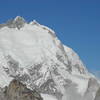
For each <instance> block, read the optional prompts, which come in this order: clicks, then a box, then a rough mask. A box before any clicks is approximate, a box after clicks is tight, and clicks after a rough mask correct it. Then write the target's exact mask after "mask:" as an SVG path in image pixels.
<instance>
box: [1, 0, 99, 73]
mask: <svg viewBox="0 0 100 100" xmlns="http://www.w3.org/2000/svg"><path fill="white" fill-rule="evenodd" d="M16 16H22V17H24V18H25V19H26V20H27V21H28V22H29V21H32V20H34V19H35V20H36V21H38V22H39V23H40V24H43V25H46V26H48V27H50V28H52V29H53V30H54V31H55V32H56V35H57V36H58V38H59V39H60V40H61V41H62V43H63V44H65V45H67V46H69V47H71V48H73V49H74V50H75V51H76V52H77V53H78V54H79V56H80V58H81V59H82V61H83V62H84V64H85V65H86V66H87V68H88V70H89V71H90V72H93V73H96V72H100V0H0V23H4V22H6V21H7V20H8V19H12V18H15V17H16Z"/></svg>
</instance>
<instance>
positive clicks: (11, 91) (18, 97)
mask: <svg viewBox="0 0 100 100" xmlns="http://www.w3.org/2000/svg"><path fill="white" fill-rule="evenodd" d="M0 100H43V99H42V97H41V95H40V94H39V93H38V92H36V91H35V90H33V91H32V90H30V89H28V88H27V87H26V85H24V84H22V83H21V82H19V81H18V80H15V79H14V80H12V81H11V83H10V84H9V86H8V87H5V88H4V89H1V92H0Z"/></svg>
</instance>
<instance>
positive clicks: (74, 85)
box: [0, 17, 99, 100]
mask: <svg viewBox="0 0 100 100" xmlns="http://www.w3.org/2000/svg"><path fill="white" fill-rule="evenodd" d="M0 26H2V27H1V28H0V76H1V77H0V87H4V86H6V85H7V84H9V82H10V81H11V80H12V79H13V78H17V79H18V80H20V81H22V82H23V83H25V84H27V86H28V87H29V88H31V89H34V88H35V89H37V91H39V92H40V93H42V94H43V96H44V97H46V96H45V95H48V98H49V97H50V98H51V99H50V100H53V98H54V100H56V99H57V100H80V98H82V99H81V100H94V97H95V96H94V95H95V94H96V91H97V90H98V87H99V83H98V81H97V80H96V79H95V77H94V76H93V75H92V74H90V73H89V72H88V70H87V69H86V67H85V66H84V64H83V63H82V61H81V60H80V58H79V56H78V55H77V54H76V53H75V52H74V51H73V50H72V49H71V48H69V47H67V46H65V45H63V44H62V43H61V41H60V40H59V39H58V38H57V36H56V34H55V32H54V31H53V30H51V29H49V28H48V27H46V26H44V25H40V24H39V23H38V22H36V21H32V22H30V23H27V22H26V21H25V20H24V19H23V18H21V17H17V18H15V19H14V20H12V21H11V22H10V23H9V24H3V25H2V24H1V25H0ZM94 81H95V85H94ZM92 83H93V84H92ZM93 87H94V88H93ZM90 95H92V96H90ZM75 98H76V99H75ZM44 100H45V99H44Z"/></svg>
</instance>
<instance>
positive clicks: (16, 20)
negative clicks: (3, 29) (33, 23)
mask: <svg viewBox="0 0 100 100" xmlns="http://www.w3.org/2000/svg"><path fill="white" fill-rule="evenodd" d="M14 21H15V22H20V21H21V22H26V21H25V19H24V18H23V17H21V16H17V17H15V19H14Z"/></svg>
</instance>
